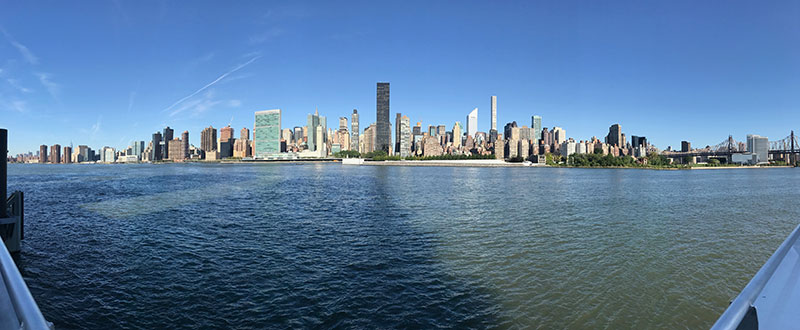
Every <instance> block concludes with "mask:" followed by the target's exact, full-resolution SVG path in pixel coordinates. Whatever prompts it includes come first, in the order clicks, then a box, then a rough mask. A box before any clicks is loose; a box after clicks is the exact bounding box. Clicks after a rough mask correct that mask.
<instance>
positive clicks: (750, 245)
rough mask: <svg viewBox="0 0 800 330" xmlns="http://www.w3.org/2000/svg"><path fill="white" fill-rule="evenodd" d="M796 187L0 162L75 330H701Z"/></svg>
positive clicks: (763, 250) (38, 289) (388, 170)
mask: <svg viewBox="0 0 800 330" xmlns="http://www.w3.org/2000/svg"><path fill="white" fill-rule="evenodd" d="M798 183H800V170H798V169H793V168H781V169H771V170H765V171H753V170H746V169H731V170H728V171H648V170H641V171H630V170H624V169H575V168H528V167H498V168H470V167H395V166H342V165H339V164H321V163H314V164H237V165H235V166H233V165H229V164H165V165H159V166H153V165H149V164H142V165H130V166H106V165H98V166H81V165H63V166H46V165H13V164H12V165H10V166H9V189H10V190H23V191H24V192H25V199H26V228H25V241H24V242H23V244H24V245H23V251H22V255H21V258H20V263H19V265H20V268H21V271H22V274H23V275H24V276H25V279H26V281H27V283H28V285H29V286H30V288H31V291H32V293H33V294H34V296H35V297H36V299H37V301H38V303H39V306H40V307H41V309H42V311H43V313H44V314H45V316H46V317H47V318H48V320H50V321H53V322H54V323H55V324H56V327H57V328H59V329H70V328H81V327H85V328H119V327H140V328H176V327H178V328H180V327H186V328H198V327H204V328H209V327H215V328H264V327H275V328H285V327H312V326H320V327H333V326H346V327H365V328H386V327H412V328H430V327H435V326H447V327H466V326H474V327H494V326H499V327H537V326H538V327H543V328H676V327H688V328H703V327H708V326H710V325H711V324H712V323H713V322H714V320H716V318H717V317H718V316H719V314H720V313H721V312H722V311H723V310H724V309H725V307H726V306H727V304H728V302H729V300H730V299H732V298H733V297H734V296H735V295H736V294H737V293H738V292H739V290H740V289H741V288H742V287H743V286H744V285H745V284H746V283H747V281H748V280H749V279H750V278H751V277H752V275H753V274H754V273H755V272H756V271H757V270H758V269H759V267H761V265H762V264H763V263H764V261H766V259H767V258H768V257H769V256H770V255H771V254H772V252H773V251H774V249H775V248H776V247H777V246H778V245H779V244H780V243H781V242H782V241H783V239H784V238H785V237H786V235H788V234H789V232H790V231H791V230H792V229H793V228H794V226H795V225H796V224H797V221H798V219H800V207H798V206H797V203H796V201H797V200H798V197H800V192H798V190H797V189H796V185H797V184H798Z"/></svg>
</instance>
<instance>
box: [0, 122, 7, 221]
mask: <svg viewBox="0 0 800 330" xmlns="http://www.w3.org/2000/svg"><path fill="white" fill-rule="evenodd" d="M7 179H8V130H6V129H5V128H0V218H7V217H8V214H6V213H7V211H8V205H7V204H6V201H7V200H8V191H7V189H8V186H7V184H8V181H6V180H7Z"/></svg>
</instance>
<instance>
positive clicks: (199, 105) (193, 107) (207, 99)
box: [169, 89, 242, 117]
mask: <svg viewBox="0 0 800 330" xmlns="http://www.w3.org/2000/svg"><path fill="white" fill-rule="evenodd" d="M241 104H242V101H239V100H235V99H233V100H227V101H225V100H217V99H215V93H214V90H213V89H212V90H208V91H207V92H205V93H203V96H202V97H199V98H195V99H192V100H189V101H187V102H184V103H183V104H181V106H180V107H178V108H176V109H175V110H173V111H172V112H171V113H170V114H169V116H170V117H174V116H176V115H178V114H180V113H183V112H186V111H188V112H190V113H191V115H192V116H198V115H200V114H202V113H204V112H206V111H208V110H210V109H213V108H214V107H219V106H222V107H229V108H236V107H239V106H241Z"/></svg>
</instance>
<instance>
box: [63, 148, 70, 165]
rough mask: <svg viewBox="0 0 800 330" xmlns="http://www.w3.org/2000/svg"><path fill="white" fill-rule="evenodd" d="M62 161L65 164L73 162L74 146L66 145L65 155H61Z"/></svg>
mask: <svg viewBox="0 0 800 330" xmlns="http://www.w3.org/2000/svg"><path fill="white" fill-rule="evenodd" d="M61 162H62V163H64V164H70V163H72V147H64V156H62V157H61Z"/></svg>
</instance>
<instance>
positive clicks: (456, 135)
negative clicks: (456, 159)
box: [453, 122, 463, 148]
mask: <svg viewBox="0 0 800 330" xmlns="http://www.w3.org/2000/svg"><path fill="white" fill-rule="evenodd" d="M462 131H463V127H461V122H456V123H455V124H453V147H456V148H458V147H461V135H462Z"/></svg>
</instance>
